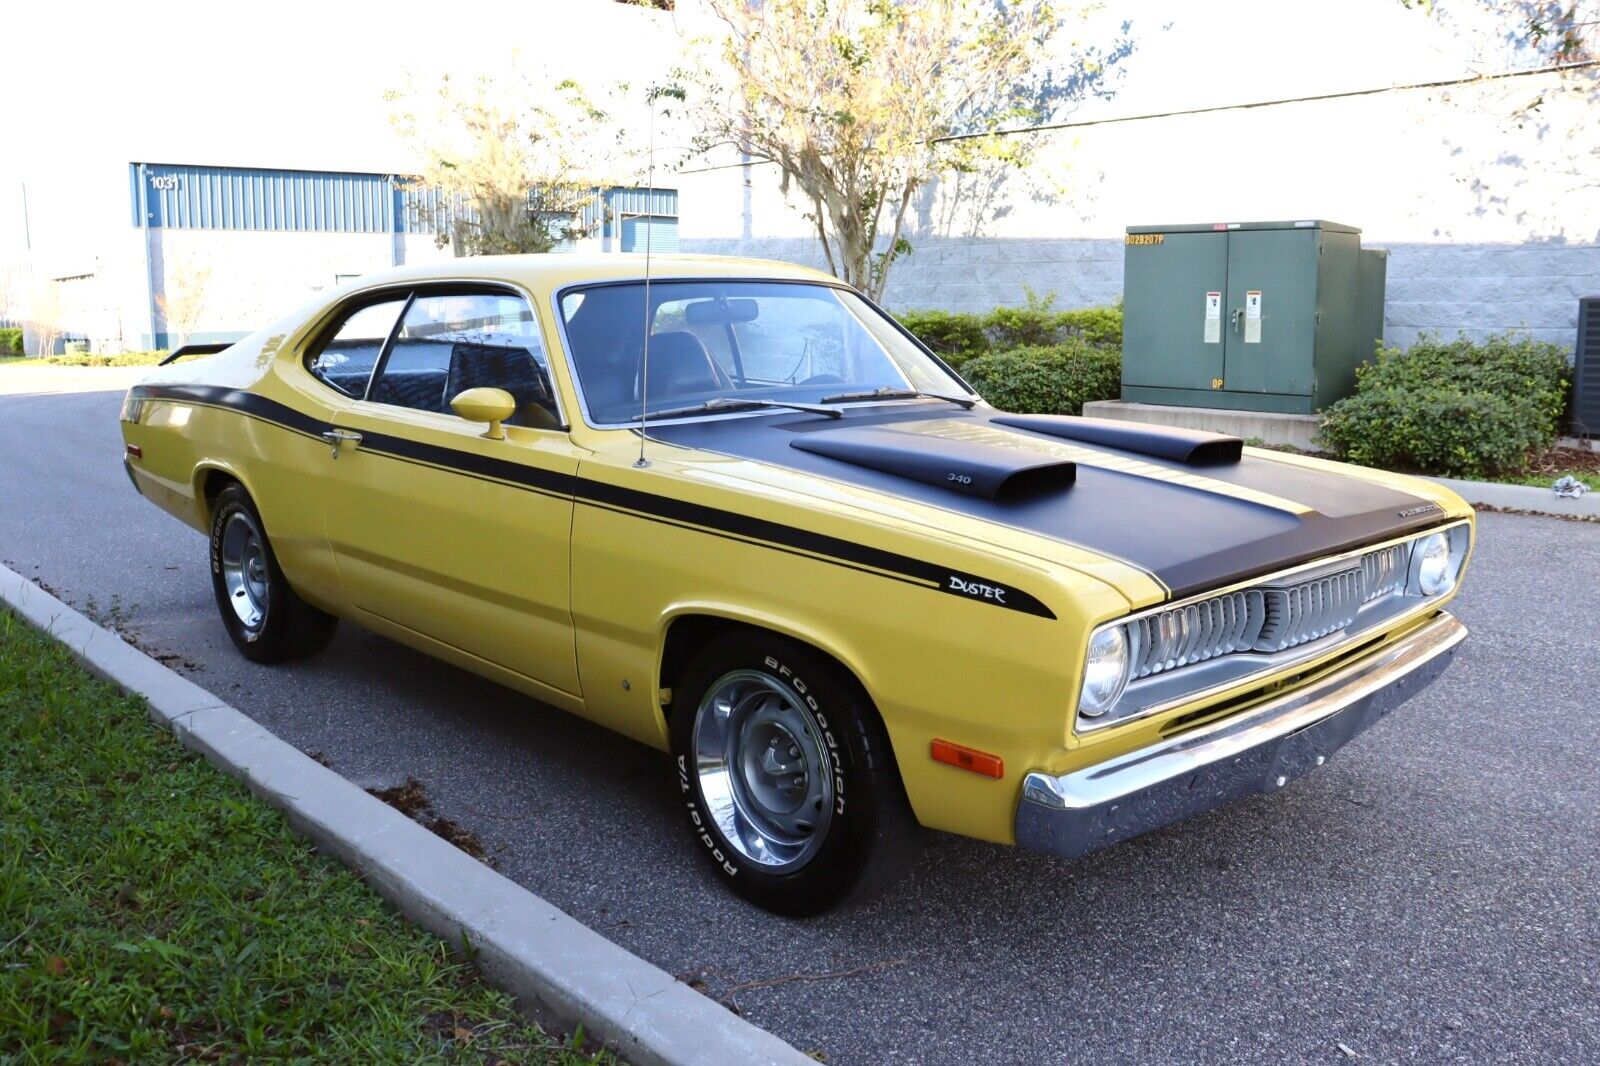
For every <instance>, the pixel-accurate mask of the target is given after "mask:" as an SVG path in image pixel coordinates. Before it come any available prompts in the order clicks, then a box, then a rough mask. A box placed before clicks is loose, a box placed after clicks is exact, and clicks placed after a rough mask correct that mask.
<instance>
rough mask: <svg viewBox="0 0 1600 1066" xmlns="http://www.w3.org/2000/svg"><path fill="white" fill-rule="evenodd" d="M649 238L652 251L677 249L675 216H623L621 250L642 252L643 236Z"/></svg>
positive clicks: (643, 245) (673, 250)
mask: <svg viewBox="0 0 1600 1066" xmlns="http://www.w3.org/2000/svg"><path fill="white" fill-rule="evenodd" d="M647 236H648V237H649V239H650V251H652V252H676V251H677V250H678V220H677V219H675V218H624V219H623V220H622V250H623V251H624V252H642V251H644V250H645V238H646V237H647Z"/></svg>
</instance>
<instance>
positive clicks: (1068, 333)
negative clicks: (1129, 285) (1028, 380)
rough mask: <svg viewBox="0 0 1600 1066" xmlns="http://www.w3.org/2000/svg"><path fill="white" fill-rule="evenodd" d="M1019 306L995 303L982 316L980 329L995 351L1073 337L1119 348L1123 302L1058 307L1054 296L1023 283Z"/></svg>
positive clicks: (1028, 346)
mask: <svg viewBox="0 0 1600 1066" xmlns="http://www.w3.org/2000/svg"><path fill="white" fill-rule="evenodd" d="M1023 291H1024V292H1025V293H1026V295H1027V301H1028V302H1027V303H1026V304H1025V305H1023V306H1022V307H997V308H995V309H994V310H993V311H990V312H989V313H988V314H987V315H985V316H984V319H983V331H984V334H985V335H986V336H987V337H988V339H989V343H990V346H991V348H992V349H993V350H996V351H1005V350H1007V349H1011V348H1032V347H1039V346H1041V345H1050V344H1062V343H1064V342H1066V341H1070V340H1072V339H1074V338H1079V339H1082V340H1085V341H1088V342H1089V343H1090V344H1093V345H1097V346H1100V347H1103V348H1116V349H1118V350H1121V348H1122V305H1121V304H1120V303H1117V304H1114V305H1112V306H1110V307H1085V308H1082V309H1081V310H1077V311H1057V310H1056V309H1055V302H1056V298H1055V296H1054V295H1053V294H1052V295H1046V296H1040V295H1039V294H1038V293H1036V292H1034V291H1033V290H1032V289H1029V288H1027V287H1026V286H1024V288H1023Z"/></svg>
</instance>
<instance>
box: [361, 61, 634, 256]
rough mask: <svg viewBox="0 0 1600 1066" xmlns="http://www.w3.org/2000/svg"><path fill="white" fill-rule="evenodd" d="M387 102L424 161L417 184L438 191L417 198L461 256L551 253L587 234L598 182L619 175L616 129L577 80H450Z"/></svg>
mask: <svg viewBox="0 0 1600 1066" xmlns="http://www.w3.org/2000/svg"><path fill="white" fill-rule="evenodd" d="M385 99H386V100H388V101H389V104H390V107H391V114H390V117H391V121H392V122H393V123H394V126H395V128H396V130H398V131H399V133H400V134H401V136H402V137H403V138H404V139H406V140H407V141H408V142H410V144H411V145H412V147H413V148H414V150H415V151H416V152H417V154H418V157H419V158H420V159H422V160H423V161H424V164H423V166H422V168H421V171H420V172H419V173H418V174H416V175H414V176H412V180H411V184H412V185H413V187H420V188H421V189H425V190H437V192H438V193H439V194H440V196H439V198H438V199H437V200H435V201H433V202H432V203H431V204H429V202H428V200H427V199H426V198H423V197H416V198H414V199H413V202H414V203H415V204H417V205H418V209H419V210H423V211H427V212H431V213H432V215H433V218H434V221H435V222H436V223H437V225H438V232H439V237H438V240H439V244H440V246H441V247H443V246H444V245H446V244H453V245H454V247H455V249H456V252H457V254H458V255H459V254H466V255H496V254H502V253H510V252H548V251H550V250H551V249H552V248H554V247H555V246H556V245H558V244H560V243H561V242H562V241H565V240H568V239H570V238H572V237H576V236H581V235H583V234H584V233H585V232H586V231H587V227H586V225H585V223H584V212H585V209H586V208H588V207H589V206H590V205H591V204H592V203H593V202H594V199H595V187H596V185H597V184H599V183H602V182H603V181H605V180H607V179H610V178H614V177H615V176H616V171H617V169H618V167H617V164H616V154H615V153H614V152H613V151H612V148H613V147H614V145H615V144H616V142H617V140H618V139H619V138H618V135H617V132H616V127H615V124H614V123H613V122H612V120H611V118H610V116H609V115H608V114H607V113H606V112H605V111H604V110H602V109H601V108H600V107H599V106H597V104H596V103H595V102H594V101H593V100H591V99H590V97H589V96H588V94H586V93H585V92H584V90H583V88H582V87H581V86H579V85H578V83H577V82H575V81H571V80H563V81H559V82H554V83H541V82H540V81H538V80H537V79H535V78H531V77H529V76H528V75H526V74H521V73H518V74H516V75H514V76H509V77H505V78H501V79H495V78H491V77H488V76H484V77H480V78H477V79H476V80H474V81H471V82H468V83H466V84H465V85H462V84H460V83H458V82H457V81H456V80H454V79H452V78H450V77H449V76H448V75H446V76H445V77H443V78H441V79H440V80H439V82H438V83H437V84H436V85H435V86H434V87H433V89H432V90H431V91H425V90H422V89H419V88H418V86H417V85H416V84H415V83H414V82H411V83H408V85H407V86H406V88H404V89H400V90H393V91H391V92H388V93H386V94H385Z"/></svg>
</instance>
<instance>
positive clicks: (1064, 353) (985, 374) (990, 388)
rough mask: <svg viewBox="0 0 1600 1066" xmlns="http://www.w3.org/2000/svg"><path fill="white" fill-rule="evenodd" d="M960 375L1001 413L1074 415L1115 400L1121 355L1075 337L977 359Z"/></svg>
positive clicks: (1119, 383) (993, 353) (1118, 388)
mask: <svg viewBox="0 0 1600 1066" xmlns="http://www.w3.org/2000/svg"><path fill="white" fill-rule="evenodd" d="M962 376H963V377H965V378H966V379H967V382H968V384H970V385H971V386H972V387H973V388H974V389H977V390H978V395H980V396H982V397H983V398H984V399H985V400H988V401H989V402H990V403H992V404H994V406H996V407H998V408H999V409H1000V410H1002V411H1012V412H1015V413H1017V414H1039V415H1076V414H1082V413H1083V405H1084V404H1085V403H1087V402H1089V401H1090V400H1114V399H1116V398H1117V396H1118V394H1119V393H1120V391H1121V387H1122V353H1121V352H1119V351H1116V350H1114V349H1109V348H1104V347H1100V346H1098V345H1094V344H1090V343H1088V342H1087V341H1085V340H1083V339H1082V338H1074V339H1073V340H1070V341H1067V342H1066V343H1064V344H1053V345H1048V346H1030V347H1026V348H1013V349H1011V350H1010V351H1004V352H991V353H989V354H988V355H980V356H977V357H975V358H973V359H970V360H968V362H967V364H966V365H965V366H964V367H962Z"/></svg>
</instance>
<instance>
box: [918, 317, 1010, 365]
mask: <svg viewBox="0 0 1600 1066" xmlns="http://www.w3.org/2000/svg"><path fill="white" fill-rule="evenodd" d="M895 317H896V318H898V319H899V320H900V324H901V325H902V326H904V327H905V328H906V329H908V330H910V331H911V332H912V334H913V335H915V336H916V338H917V339H918V340H920V341H921V342H922V343H923V344H926V345H927V346H928V347H929V348H931V349H933V351H934V352H935V353H936V354H938V355H939V356H940V357H941V358H942V359H944V360H945V362H947V363H949V364H950V365H951V366H960V365H961V364H962V363H964V362H966V361H967V360H968V359H971V358H972V357H973V356H975V355H981V354H983V353H984V352H985V351H987V350H988V347H989V342H988V340H987V339H986V338H985V337H984V335H983V319H982V318H981V317H980V316H978V315H972V314H967V313H965V312H962V311H906V312H903V313H901V314H899V315H896V316H895Z"/></svg>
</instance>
